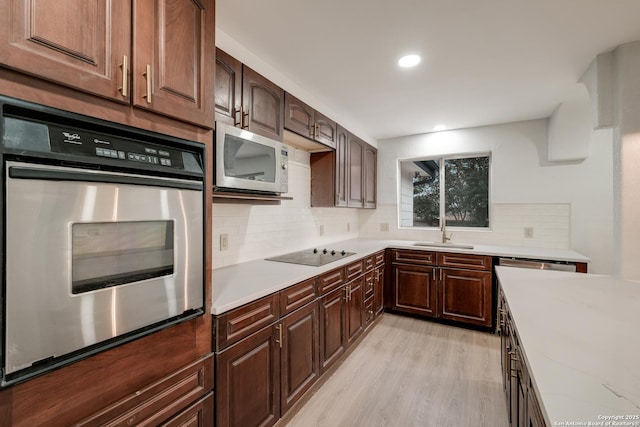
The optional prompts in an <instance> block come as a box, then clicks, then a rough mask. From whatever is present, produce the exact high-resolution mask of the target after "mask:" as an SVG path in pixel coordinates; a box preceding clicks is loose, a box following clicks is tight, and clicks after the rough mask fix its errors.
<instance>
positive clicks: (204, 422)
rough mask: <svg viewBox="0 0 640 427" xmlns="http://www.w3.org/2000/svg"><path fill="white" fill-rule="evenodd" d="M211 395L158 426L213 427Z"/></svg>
mask: <svg viewBox="0 0 640 427" xmlns="http://www.w3.org/2000/svg"><path fill="white" fill-rule="evenodd" d="M213 419H214V418H213V393H209V394H208V395H206V396H205V397H203V398H202V399H200V400H198V401H197V402H196V403H194V404H193V405H191V406H189V407H188V408H187V409H185V410H184V411H182V412H180V413H179V414H177V415H176V416H174V417H173V418H171V419H170V420H169V421H167V422H164V423H162V424H160V426H161V427H184V426H192V427H208V426H212V425H213Z"/></svg>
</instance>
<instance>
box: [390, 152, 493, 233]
mask: <svg viewBox="0 0 640 427" xmlns="http://www.w3.org/2000/svg"><path fill="white" fill-rule="evenodd" d="M471 157H489V173H488V180H489V183H488V185H487V204H488V206H487V215H488V219H489V225H488V226H487V227H466V226H456V225H449V224H447V225H446V227H447V229H451V230H458V231H479V232H487V231H491V229H492V228H491V227H492V225H493V212H492V211H493V209H492V205H493V203H491V200H492V189H493V153H492V152H491V151H480V152H473V153H455V154H440V155H432V156H418V157H406V158H398V160H397V161H398V163H397V171H398V173H397V180H396V182H397V186H396V190H397V203H396V206H397V210H396V214H397V218H398V223H397V225H398V229H401V230H439V229H441V228H442V217H443V211H444V210H446V201H445V196H446V191H444V190H445V185H446V183H445V181H446V178H445V173H444V162H445V161H446V160H455V159H467V158H471ZM431 160H434V161H437V162H438V166H439V168H440V171H441V172H440V217H439V220H438V226H437V227H434V226H428V227H425V226H411V227H409V226H406V225H405V226H403V225H402V220H401V212H400V211H401V209H402V162H416V161H431Z"/></svg>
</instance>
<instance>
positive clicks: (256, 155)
mask: <svg viewBox="0 0 640 427" xmlns="http://www.w3.org/2000/svg"><path fill="white" fill-rule="evenodd" d="M275 158H276V149H275V148H273V147H269V146H266V145H262V144H258V143H257V142H253V141H250V140H247V139H242V138H238V137H236V136H233V135H226V136H225V141H224V174H225V176H227V177H232V178H239V179H247V180H251V181H264V182H275V181H276V161H275Z"/></svg>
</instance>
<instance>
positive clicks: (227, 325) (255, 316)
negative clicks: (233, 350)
mask: <svg viewBox="0 0 640 427" xmlns="http://www.w3.org/2000/svg"><path fill="white" fill-rule="evenodd" d="M279 318H280V301H279V295H278V294H273V295H270V296H268V297H264V298H262V299H259V300H258V301H254V302H252V303H249V304H246V305H243V306H242V307H239V308H236V309H235V310H231V311H230V312H228V313H225V314H222V315H220V316H218V317H216V318H215V319H214V320H215V324H216V350H217V351H220V350H222V349H223V348H225V347H228V346H229V345H231V344H233V343H235V342H238V341H240V340H241V339H242V338H245V337H248V336H249V335H251V334H252V333H254V332H256V331H257V330H259V329H261V328H263V327H264V326H267V325H269V324H271V323H273V322H275V321H277V320H278V319H279Z"/></svg>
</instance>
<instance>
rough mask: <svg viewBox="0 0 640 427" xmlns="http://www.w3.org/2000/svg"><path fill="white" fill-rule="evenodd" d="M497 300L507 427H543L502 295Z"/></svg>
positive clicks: (541, 416) (543, 421)
mask: <svg viewBox="0 0 640 427" xmlns="http://www.w3.org/2000/svg"><path fill="white" fill-rule="evenodd" d="M498 301H499V311H498V313H499V316H500V322H499V327H500V328H499V331H500V335H501V336H500V345H501V356H502V378H503V390H504V393H505V397H506V403H507V415H508V418H509V425H510V426H511V427H546V426H547V424H546V422H545V420H544V416H543V415H542V410H541V408H540V405H539V403H538V398H537V396H536V391H535V389H534V387H533V382H532V380H531V376H530V372H529V370H528V368H527V365H526V363H525V361H524V356H523V354H522V349H521V347H520V341H519V339H518V336H517V334H516V331H515V329H514V327H513V325H512V320H511V315H510V313H509V309H508V306H507V305H506V301H505V299H504V296H503V295H502V294H501V295H500V297H499V300H498Z"/></svg>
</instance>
